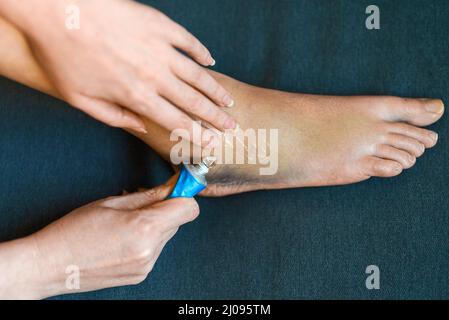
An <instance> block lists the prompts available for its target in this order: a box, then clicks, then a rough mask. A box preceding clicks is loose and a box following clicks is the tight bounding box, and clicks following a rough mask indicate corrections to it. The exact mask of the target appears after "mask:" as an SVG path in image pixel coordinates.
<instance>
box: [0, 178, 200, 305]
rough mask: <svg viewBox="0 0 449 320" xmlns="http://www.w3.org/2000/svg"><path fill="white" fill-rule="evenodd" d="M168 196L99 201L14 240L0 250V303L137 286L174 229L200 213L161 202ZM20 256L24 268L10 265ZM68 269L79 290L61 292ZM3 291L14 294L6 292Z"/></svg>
mask: <svg viewBox="0 0 449 320" xmlns="http://www.w3.org/2000/svg"><path fill="white" fill-rule="evenodd" d="M169 192H170V187H169V186H168V185H164V186H161V187H158V188H155V189H151V190H147V191H143V192H139V193H134V194H128V195H124V196H119V197H110V198H107V199H105V200H100V201H97V202H94V203H92V204H89V205H87V206H84V207H82V208H79V209H77V210H75V211H73V212H71V213H70V214H68V215H66V216H65V217H63V218H61V219H60V220H57V221H56V222H54V223H52V224H50V225H49V226H47V227H46V228H44V229H43V230H41V231H39V232H37V233H36V234H34V235H31V236H29V237H27V238H24V239H23V240H20V241H21V242H18V241H17V240H16V241H15V242H13V244H10V245H9V247H8V245H7V243H6V244H2V245H0V271H1V275H0V297H3V298H23V297H26V298H45V297H48V296H53V295H58V294H64V293H73V292H83V291H91V290H96V289H102V288H108V287H115V286H122V285H130V284H137V283H140V282H141V281H143V280H144V279H145V278H146V277H147V275H148V273H149V272H150V271H151V270H152V268H153V265H154V263H155V262H156V259H157V258H158V257H159V254H160V253H161V251H162V249H163V248H164V246H165V244H166V243H167V241H168V240H170V239H171V238H172V237H173V235H174V234H175V233H176V231H177V230H178V228H179V226H180V225H182V224H185V223H187V222H189V221H192V220H194V219H195V218H196V217H197V215H198V213H199V208H198V205H197V203H196V201H195V200H194V199H187V198H179V199H170V200H165V201H164V199H165V198H166V197H167V195H168V194H169ZM5 245H6V247H7V249H5V248H4V247H5ZM2 246H3V247H2ZM13 246H16V247H17V253H16V254H13V253H11V250H12V249H11V248H12V247H13ZM30 248H32V250H30ZM8 250H9V251H8ZM8 252H9V253H8ZM25 252H28V253H27V254H25ZM20 255H25V256H26V257H27V260H25V259H24V260H25V261H26V263H23V262H22V263H20V266H14V265H12V262H11V261H13V260H14V259H17V258H19V256H20ZM2 261H3V262H5V263H6V262H7V263H8V267H7V268H6V267H5V268H4V269H6V270H12V271H14V272H15V276H11V275H10V276H9V279H7V280H9V281H10V282H11V280H13V281H12V282H13V283H12V285H11V286H8V285H6V284H5V281H3V283H2V278H1V277H2V276H3V277H6V274H5V273H4V272H3V271H5V270H2ZM69 266H75V267H76V268H78V269H79V273H80V282H79V283H80V288H79V289H76V290H71V289H69V288H67V287H66V279H67V276H68V275H67V274H66V271H67V268H68V267H69ZM22 267H26V268H27V269H26V270H22V269H21V268H22ZM11 277H13V278H14V277H15V278H16V279H10V278H11ZM24 279H26V281H24ZM22 283H23V284H24V286H25V285H26V287H23V286H21V285H20V284H22ZM8 287H11V288H13V289H12V290H11V291H8V292H6V291H7V289H6V288H8ZM2 290H3V291H4V292H3V293H2Z"/></svg>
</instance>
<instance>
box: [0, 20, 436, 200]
mask: <svg viewBox="0 0 449 320" xmlns="http://www.w3.org/2000/svg"><path fill="white" fill-rule="evenodd" d="M0 35H2V36H1V37H0V44H1V46H0V48H1V47H5V48H13V49H11V50H13V52H14V54H11V55H9V56H8V58H9V59H6V60H2V61H0V73H2V74H4V75H5V76H7V77H10V78H11V79H14V80H16V81H18V82H21V83H23V84H25V85H28V86H31V87H33V88H36V89H38V90H41V91H44V92H46V93H49V94H52V95H54V96H58V94H57V91H56V90H55V89H54V88H53V86H52V85H51V83H50V81H48V79H47V77H46V75H45V74H44V73H43V71H42V69H41V68H40V66H39V65H38V64H37V63H36V61H35V60H34V58H33V55H32V53H31V50H30V49H29V47H28V46H27V42H26V39H25V38H24V37H23V35H22V34H21V33H20V32H18V31H17V30H15V29H14V27H13V26H11V25H9V24H8V23H7V22H6V21H4V20H1V19H0ZM211 74H212V75H213V76H214V77H215V78H217V80H218V81H219V82H220V84H222V85H223V86H224V87H225V88H226V89H227V90H228V91H229V92H231V93H232V95H233V96H234V98H235V107H234V108H232V109H228V112H229V113H230V114H232V115H233V116H234V118H235V119H237V122H238V123H239V124H240V126H241V127H242V128H243V129H246V128H254V129H278V132H279V153H278V160H279V163H278V171H277V173H276V174H274V175H264V176H262V175H260V172H259V169H260V166H259V165H248V164H247V165H218V166H216V167H215V168H213V170H212V171H211V172H210V175H209V176H208V180H209V186H208V188H207V189H206V190H205V191H204V192H203V195H206V196H222V195H227V194H233V193H239V192H244V191H250V190H258V189H279V188H294V187H305V186H329V185H339V184H347V183H354V182H359V181H362V180H366V179H369V178H370V177H393V176H396V175H398V174H400V173H401V172H402V171H403V170H404V169H407V168H410V167H412V166H413V165H414V164H415V162H416V159H417V158H418V157H420V156H421V155H422V154H423V153H424V151H425V149H426V148H431V147H433V146H434V145H435V144H436V142H437V140H438V136H437V134H436V133H435V132H432V131H429V130H426V129H422V128H420V127H422V126H427V125H430V124H432V123H434V122H436V121H438V119H440V118H441V116H442V115H443V112H444V106H443V102H442V101H441V100H429V99H428V100H424V99H404V98H395V97H367V96H366V97H332V96H315V95H303V94H293V93H285V92H280V91H275V90H268V89H261V88H257V87H253V86H250V85H247V84H244V83H241V82H239V81H236V80H234V79H231V78H229V77H226V76H223V75H220V74H218V73H215V72H211ZM144 121H145V124H146V127H147V131H148V132H149V134H140V133H138V132H132V133H133V134H134V135H136V136H138V137H139V138H140V139H142V140H143V141H145V142H146V143H147V144H148V145H150V146H151V147H152V148H153V149H155V150H156V151H157V152H159V154H161V155H162V156H163V157H165V158H167V159H168V155H169V153H170V149H171V147H172V145H173V144H172V143H171V142H170V141H169V132H167V131H165V130H164V129H162V128H161V127H159V126H158V125H157V124H154V123H152V122H151V121H149V120H147V119H144Z"/></svg>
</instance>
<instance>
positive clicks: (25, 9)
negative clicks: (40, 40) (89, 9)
mask: <svg viewBox="0 0 449 320" xmlns="http://www.w3.org/2000/svg"><path fill="white" fill-rule="evenodd" d="M80 1H81V0H22V1H17V0H1V1H0V15H1V16H2V17H3V18H5V19H6V20H8V21H9V22H10V23H12V24H14V25H15V26H16V27H17V28H19V29H21V30H22V31H23V32H24V33H26V34H27V35H30V34H33V33H34V32H36V33H41V32H42V29H46V28H47V26H48V27H51V28H56V29H59V28H58V26H55V25H53V24H55V23H56V24H57V23H61V28H63V27H64V21H65V16H66V12H65V9H66V7H67V6H68V5H76V4H78V3H79V2H80ZM55 19H56V20H55Z"/></svg>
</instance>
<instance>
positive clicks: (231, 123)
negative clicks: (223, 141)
mask: <svg viewBox="0 0 449 320" xmlns="http://www.w3.org/2000/svg"><path fill="white" fill-rule="evenodd" d="M236 126H237V123H236V122H235V120H234V119H232V118H229V119H228V120H226V122H225V123H224V128H225V129H235V127H236Z"/></svg>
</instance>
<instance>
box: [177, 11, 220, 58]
mask: <svg viewBox="0 0 449 320" xmlns="http://www.w3.org/2000/svg"><path fill="white" fill-rule="evenodd" d="M168 28H169V32H168V36H169V38H170V41H171V44H172V45H173V46H175V47H177V48H178V49H181V50H182V51H184V52H185V53H187V54H188V55H189V56H190V57H192V59H194V60H195V61H196V62H198V63H199V64H201V65H203V66H213V65H215V60H214V59H213V58H212V56H211V54H210V52H209V50H207V48H206V47H205V46H204V45H203V44H202V43H201V42H200V41H199V40H198V39H197V38H196V37H194V36H193V35H192V34H191V33H190V32H188V31H187V30H186V29H185V28H184V27H182V26H180V25H179V24H177V23H176V22H173V21H171V20H170V21H169V23H168Z"/></svg>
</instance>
